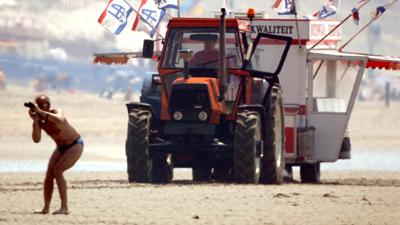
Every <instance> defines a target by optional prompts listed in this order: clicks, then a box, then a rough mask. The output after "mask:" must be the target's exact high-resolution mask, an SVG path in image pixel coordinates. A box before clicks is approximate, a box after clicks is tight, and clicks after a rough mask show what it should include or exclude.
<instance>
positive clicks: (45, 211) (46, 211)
mask: <svg viewBox="0 0 400 225" xmlns="http://www.w3.org/2000/svg"><path fill="white" fill-rule="evenodd" d="M47 213H49V209H46V208H43V209H42V210H37V211H35V212H33V214H47Z"/></svg>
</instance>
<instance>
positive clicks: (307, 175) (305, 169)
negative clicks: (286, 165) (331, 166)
mask: <svg viewBox="0 0 400 225" xmlns="http://www.w3.org/2000/svg"><path fill="white" fill-rule="evenodd" d="M300 178H301V182H302V183H319V182H320V163H307V164H303V165H300Z"/></svg>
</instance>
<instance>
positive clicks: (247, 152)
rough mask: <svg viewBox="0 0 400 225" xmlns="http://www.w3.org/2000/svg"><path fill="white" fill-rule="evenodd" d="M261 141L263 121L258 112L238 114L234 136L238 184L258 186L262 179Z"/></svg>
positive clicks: (234, 156)
mask: <svg viewBox="0 0 400 225" xmlns="http://www.w3.org/2000/svg"><path fill="white" fill-rule="evenodd" d="M260 141H261V121H260V115H259V114H258V112H255V111H250V110H243V111H241V112H238V114H237V119H236V126H235V136H234V153H233V168H234V169H233V170H234V178H235V181H236V182H238V183H255V184H257V183H258V181H259V177H260V158H259V156H258V155H257V144H258V142H260Z"/></svg>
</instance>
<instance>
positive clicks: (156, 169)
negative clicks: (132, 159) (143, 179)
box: [151, 153, 174, 184]
mask: <svg viewBox="0 0 400 225" xmlns="http://www.w3.org/2000/svg"><path fill="white" fill-rule="evenodd" d="M151 165H152V169H151V182H152V183H157V184H163V183H170V182H171V181H172V178H173V174H174V173H173V169H174V167H173V165H172V155H171V154H165V153H155V154H154V156H153V157H152V163H151Z"/></svg>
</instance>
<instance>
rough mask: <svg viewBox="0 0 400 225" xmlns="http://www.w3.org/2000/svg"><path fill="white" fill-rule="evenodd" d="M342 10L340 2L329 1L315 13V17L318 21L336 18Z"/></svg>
mask: <svg viewBox="0 0 400 225" xmlns="http://www.w3.org/2000/svg"><path fill="white" fill-rule="evenodd" d="M339 9H340V0H327V2H326V3H325V4H324V5H323V6H322V7H321V9H320V10H319V11H318V12H316V13H314V15H313V16H314V17H316V18H318V19H326V18H336V17H337V14H338V13H339Z"/></svg>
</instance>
